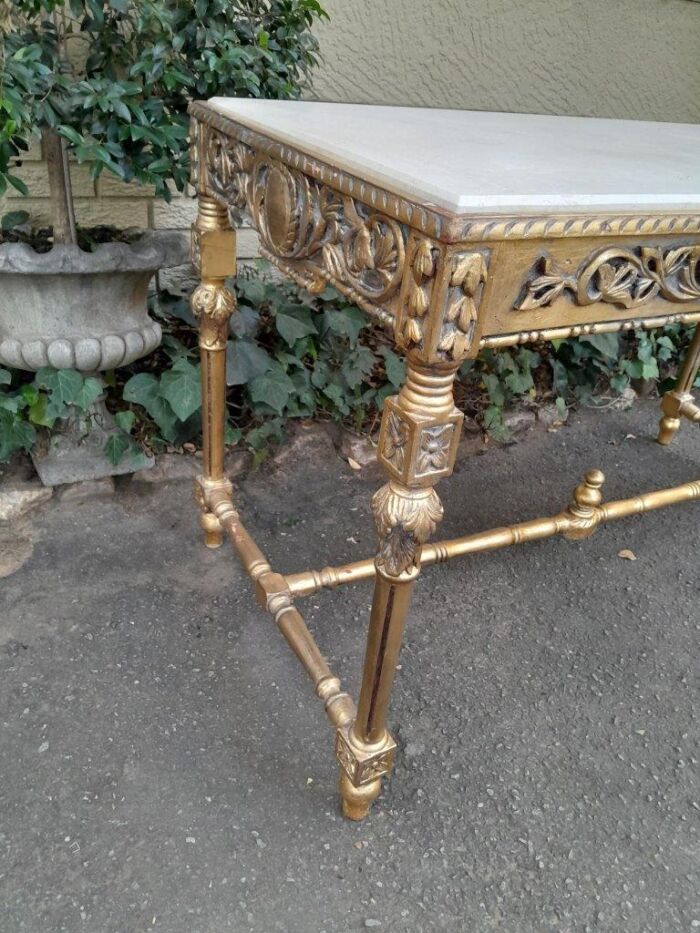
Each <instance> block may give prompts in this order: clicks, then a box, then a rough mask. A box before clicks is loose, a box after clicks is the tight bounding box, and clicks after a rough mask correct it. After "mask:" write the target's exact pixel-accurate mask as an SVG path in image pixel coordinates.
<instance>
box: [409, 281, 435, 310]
mask: <svg viewBox="0 0 700 933" xmlns="http://www.w3.org/2000/svg"><path fill="white" fill-rule="evenodd" d="M429 305H430V302H429V300H428V296H427V295H426V293H425V292H424V291H423V289H422V288H421V286H420V285H418V284H414V285H412V286H411V289H410V291H409V293H408V298H407V307H408V313H409V314H410V315H411V317H413V318H416V317H423V316H424V315H425V313H426V311H427V310H428V307H429Z"/></svg>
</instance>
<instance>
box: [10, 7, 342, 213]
mask: <svg viewBox="0 0 700 933" xmlns="http://www.w3.org/2000/svg"><path fill="white" fill-rule="evenodd" d="M5 7H6V2H5V0H0V41H2V46H1V47H0V195H2V194H3V193H4V191H5V190H6V188H7V186H8V185H10V186H12V187H14V188H16V189H17V190H18V191H20V192H22V193H25V194H26V193H27V189H26V186H25V185H24V183H23V182H22V180H21V179H20V178H19V177H17V175H16V174H15V172H14V168H13V166H14V163H15V162H16V161H17V160H21V157H22V153H23V152H26V150H27V149H28V147H29V143H30V139H31V137H32V135H34V136H36V135H38V134H39V132H40V130H41V128H43V127H51V128H54V129H56V130H57V131H58V133H59V134H60V135H61V136H63V137H64V138H65V139H66V140H67V141H68V143H69V145H70V149H71V151H72V153H73V154H74V155H75V157H76V158H77V159H78V161H80V162H83V161H86V160H87V161H90V162H91V163H92V166H93V173H94V175H95V176H98V175H99V174H100V173H101V172H102V171H103V170H104V169H107V170H108V171H110V172H112V173H113V174H115V175H117V176H118V177H119V178H121V179H123V180H125V181H130V180H132V179H136V180H138V181H140V182H143V183H146V184H151V185H154V186H155V189H156V193H157V194H158V195H161V196H163V197H168V196H169V192H170V186H171V185H174V186H175V187H176V188H177V189H178V190H183V189H184V187H185V184H186V182H187V177H188V170H189V167H188V153H187V121H188V118H187V105H188V103H189V102H190V101H191V100H193V99H198V98H208V97H211V96H214V95H216V94H218V95H230V96H237V97H273V98H289V97H298V96H299V94H300V93H301V90H302V89H303V87H304V86H305V84H306V83H307V81H308V78H309V75H310V72H311V70H312V69H313V67H314V66H315V65H316V63H317V56H318V46H317V43H316V40H315V38H314V37H313V34H312V32H311V26H312V25H313V23H314V22H315V20H317V19H318V18H320V17H323V16H325V15H326V14H325V13H324V11H323V9H322V8H321V6H320V5H319V3H318V2H317V0H267V2H265V3H261V2H259V0H237V2H232V0H68V3H67V5H65V4H64V3H63V2H59V0H12V3H11V7H10V9H9V10H7V9H5ZM76 53H77V55H76ZM76 57H78V58H80V57H82V58H83V59H84V66H83V68H82V70H81V72H80V73H77V74H76V73H74V69H73V66H72V62H73V61H74V60H75V59H76Z"/></svg>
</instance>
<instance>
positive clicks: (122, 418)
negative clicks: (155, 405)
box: [114, 411, 136, 434]
mask: <svg viewBox="0 0 700 933" xmlns="http://www.w3.org/2000/svg"><path fill="white" fill-rule="evenodd" d="M114 420H115V422H116V423H117V424H118V425H119V427H120V428H121V429H122V431H124V432H125V433H126V434H131V429H132V428H133V426H134V422H135V421H136V414H135V413H134V412H133V411H118V412H117V413H116V415H115V416H114Z"/></svg>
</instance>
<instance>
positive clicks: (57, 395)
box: [0, 368, 102, 461]
mask: <svg viewBox="0 0 700 933" xmlns="http://www.w3.org/2000/svg"><path fill="white" fill-rule="evenodd" d="M28 376H29V374H28V373H23V372H20V371H18V370H17V371H14V372H10V371H9V370H6V369H0V461H3V460H7V459H8V458H9V457H10V456H11V455H12V454H13V453H14V452H15V451H17V450H30V449H31V448H32V447H33V446H34V443H35V442H36V438H37V431H36V429H37V428H47V429H49V430H50V429H51V428H53V427H54V425H55V424H56V422H57V421H60V420H64V419H67V418H70V417H72V416H73V415H75V414H76V413H80V412H86V411H87V410H88V409H89V408H90V406H91V405H92V404H93V402H95V401H96V400H97V398H98V397H99V396H100V394H101V393H102V384H101V383H100V382H99V381H98V380H97V379H95V378H93V377H92V376H87V377H85V376H83V375H81V374H80V373H78V372H75V371H74V370H72V369H60V370H57V369H49V368H45V369H40V370H39V372H37V373H36V375H35V376H34V377H33V378H32V379H31V380H30V379H29V378H28Z"/></svg>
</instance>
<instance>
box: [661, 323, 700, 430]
mask: <svg viewBox="0 0 700 933" xmlns="http://www.w3.org/2000/svg"><path fill="white" fill-rule="evenodd" d="M698 369H700V325H696V327H695V333H694V334H693V340H692V343H691V344H690V347H689V349H688V352H687V354H686V357H685V359H684V360H683V366H682V368H681V373H680V376H679V377H678V382H677V383H676V387H675V388H674V389H672V390H671V391H670V392H667V393H666V394H665V395H664V397H663V399H662V401H661V411H662V412H663V417H662V418H661V421H660V422H659V436H658V437H657V440H658V442H659V444H664V445H666V444H670V443H671V441H672V440H673V437H674V435H675V433H676V431H677V430H678V429H679V427H680V426H681V418H688V419H689V420H690V421H700V408H699V407H698V406H697V405H696V404H695V401H694V399H693V396H692V393H691V391H690V390H691V389H692V388H693V383H694V382H695V377H696V376H697V374H698Z"/></svg>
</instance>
